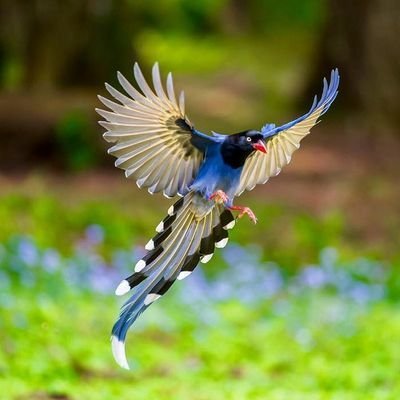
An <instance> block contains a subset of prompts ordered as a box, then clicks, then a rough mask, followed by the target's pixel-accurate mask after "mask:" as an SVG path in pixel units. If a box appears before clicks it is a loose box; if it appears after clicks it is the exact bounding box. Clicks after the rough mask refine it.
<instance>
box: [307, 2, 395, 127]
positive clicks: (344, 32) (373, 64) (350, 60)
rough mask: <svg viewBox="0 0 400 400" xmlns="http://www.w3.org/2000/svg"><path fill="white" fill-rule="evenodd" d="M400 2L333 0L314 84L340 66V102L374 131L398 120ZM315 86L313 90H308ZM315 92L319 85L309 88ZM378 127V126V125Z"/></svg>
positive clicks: (391, 125)
mask: <svg viewBox="0 0 400 400" xmlns="http://www.w3.org/2000/svg"><path fill="white" fill-rule="evenodd" d="M399 36H400V2H399V1H398V0H356V1H347V0H329V2H328V12H327V19H326V24H325V29H324V31H323V34H322V36H321V41H320V46H319V52H318V53H317V54H318V56H317V57H318V62H317V64H316V69H315V71H314V74H312V76H311V81H310V82H311V84H310V85H312V86H313V87H314V86H315V80H318V79H319V78H320V76H321V74H322V75H326V73H327V71H329V70H330V69H331V68H332V67H336V66H337V67H339V69H340V72H341V77H342V84H341V90H340V99H339V102H338V106H341V107H342V109H343V110H345V112H346V113H347V114H349V115H352V117H354V115H358V116H359V118H358V119H355V120H354V122H355V123H357V124H360V125H359V127H360V128H361V127H364V128H369V130H371V131H372V132H375V133H377V132H382V131H385V130H390V131H395V132H396V133H397V131H398V126H399V123H400V112H399V111H400V107H399V104H400V46H399V42H398V38H399ZM315 75H316V76H315ZM310 90H311V89H310ZM311 91H312V92H315V88H313V89H312V90H311ZM377 128H379V131H378V130H377Z"/></svg>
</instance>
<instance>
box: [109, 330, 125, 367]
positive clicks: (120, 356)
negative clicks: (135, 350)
mask: <svg viewBox="0 0 400 400" xmlns="http://www.w3.org/2000/svg"><path fill="white" fill-rule="evenodd" d="M111 349H112V353H113V356H114V359H115V361H116V362H117V364H118V365H119V366H120V367H121V368H124V369H127V370H129V364H128V361H127V359H126V354H125V343H124V342H123V341H121V340H119V339H118V337H117V336H114V335H113V336H111Z"/></svg>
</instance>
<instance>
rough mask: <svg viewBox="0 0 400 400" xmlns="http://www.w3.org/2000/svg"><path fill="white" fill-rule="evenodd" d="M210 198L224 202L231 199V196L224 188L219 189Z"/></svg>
mask: <svg viewBox="0 0 400 400" xmlns="http://www.w3.org/2000/svg"><path fill="white" fill-rule="evenodd" d="M210 200H215V202H216V203H220V204H224V203H226V202H227V201H228V200H229V197H228V196H227V195H226V193H225V192H224V191H222V190H217V191H216V192H214V193H213V194H212V195H211V196H210Z"/></svg>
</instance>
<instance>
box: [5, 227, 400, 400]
mask: <svg viewBox="0 0 400 400" xmlns="http://www.w3.org/2000/svg"><path fill="white" fill-rule="evenodd" d="M89 228H90V230H89V231H88V230H87V231H86V235H85V242H80V244H79V248H77V250H76V253H75V254H74V255H72V256H70V257H68V258H65V257H63V256H61V255H59V254H58V253H57V251H56V250H54V249H41V248H39V247H37V246H36V244H35V243H34V242H32V241H31V240H29V239H27V238H24V237H21V238H14V239H12V240H11V241H8V242H6V243H4V245H3V246H2V247H1V248H0V265H1V279H0V289H1V291H0V305H1V307H0V317H1V318H0V328H1V330H2V332H3V335H2V336H1V338H0V375H1V376H2V379H0V390H2V393H3V395H2V398H3V399H4V400H16V399H21V398H30V399H36V398H39V399H47V398H49V399H50V398H65V399H70V398H71V399H74V398H85V399H89V400H90V399H107V400H109V399H117V398H121V397H126V396H132V397H134V398H136V399H148V398H149V397H156V398H159V399H170V398H174V399H187V398H190V399H198V400H205V399H209V398H212V399H238V400H239V399H243V398H249V399H265V398H266V397H268V398H270V399H282V398H307V399H310V398H311V399H314V398H315V399H320V398H340V399H349V400H350V399H351V400H353V399H365V398H366V397H365V393H366V391H367V392H368V394H369V396H371V397H370V398H371V399H372V398H379V399H394V398H396V397H397V396H398V395H399V394H400V386H399V382H398V379H397V376H398V373H399V369H398V368H399V367H398V357H399V351H398V346H397V341H396V338H397V337H398V336H399V334H400V319H399V314H398V312H397V311H396V310H397V307H398V305H397V302H396V303H392V301H391V299H390V293H392V294H393V293H394V294H395V295H396V296H398V293H399V290H400V286H398V285H397V286H393V283H394V282H396V281H395V280H393V279H392V278H391V276H390V275H389V273H388V271H389V270H386V269H385V268H383V266H382V265H381V264H379V263H376V262H371V261H369V260H366V259H359V260H357V259H355V260H354V259H353V260H351V261H348V262H343V261H342V260H340V258H338V256H337V253H336V252H335V251H334V250H333V249H325V250H324V251H322V252H321V256H320V259H319V260H318V264H315V265H313V266H308V267H305V268H298V269H297V270H298V273H295V274H291V277H290V278H283V271H282V270H281V269H280V268H279V267H278V266H277V264H263V263H262V262H261V261H260V259H259V258H258V257H257V252H256V251H254V248H251V247H250V248H248V249H246V248H239V247H238V246H234V245H232V244H231V245H230V246H228V247H227V248H226V249H224V250H222V253H225V261H226V263H227V264H228V267H227V269H226V270H225V271H223V272H221V273H219V274H217V275H216V276H214V278H213V279H212V280H205V279H204V278H203V277H202V274H201V273H199V272H200V270H196V272H195V273H194V274H193V275H192V276H191V277H190V278H188V279H186V280H185V282H184V283H181V284H177V285H174V287H173V289H172V290H171V292H170V293H168V296H166V297H165V298H164V299H162V300H161V301H159V302H157V304H155V305H153V306H152V307H151V309H150V310H148V311H147V312H146V313H145V314H144V315H143V316H142V317H141V318H140V320H139V321H138V322H137V323H136V324H135V329H133V331H132V332H131V334H130V335H129V336H128V354H129V359H130V364H131V367H132V371H130V372H126V371H123V370H121V369H120V368H119V367H117V366H116V364H115V363H114V361H113V360H112V356H111V351H110V346H109V341H108V337H109V332H110V326H111V324H112V322H113V320H114V319H115V316H116V310H117V307H118V305H117V301H116V300H115V298H114V297H112V296H110V295H109V294H110V292H111V290H110V289H111V287H113V286H115V283H116V282H118V279H120V277H121V274H123V273H126V268H127V261H128V259H127V258H125V259H122V260H120V261H116V262H115V263H114V264H113V268H112V269H111V268H109V267H107V266H104V265H103V260H102V259H101V258H99V256H98V254H97V248H98V246H99V245H100V244H101V242H102V240H103V238H102V237H101V235H99V232H100V231H99V230H98V229H95V228H94V227H89ZM89 228H88V229H89ZM104 239H105V240H106V238H104ZM239 260H240V261H239ZM121 261H122V262H121ZM118 265H119V267H118ZM113 271H114V272H117V273H113ZM392 271H393V269H392ZM392 275H393V272H392ZM104 278H105V279H104ZM104 293H108V294H104ZM397 301H398V297H397ZM382 326H385V329H384V330H383V331H382ZM177 382H179V384H177Z"/></svg>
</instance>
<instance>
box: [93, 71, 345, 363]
mask: <svg viewBox="0 0 400 400" xmlns="http://www.w3.org/2000/svg"><path fill="white" fill-rule="evenodd" d="M133 72H134V77H135V80H136V83H137V86H138V89H140V90H138V89H137V88H135V87H134V86H133V85H132V84H131V83H130V82H129V81H128V80H127V79H126V78H125V77H124V76H123V75H122V74H121V73H119V72H118V81H119V83H120V85H121V87H122V88H123V90H124V92H125V93H122V92H121V91H118V90H116V89H114V88H113V87H112V86H110V85H108V84H106V89H107V91H108V92H109V93H110V95H111V96H112V97H113V98H114V100H113V101H111V100H109V99H107V98H104V97H102V96H99V99H100V101H101V102H102V103H103V104H104V105H105V106H106V107H107V108H108V110H102V109H96V111H97V112H98V113H99V114H100V115H101V116H102V117H103V118H104V121H100V122H99V123H100V125H101V126H102V127H104V128H105V129H106V132H105V133H104V139H105V140H106V141H107V142H111V143H113V145H112V147H110V149H109V150H108V153H109V154H112V155H113V156H115V157H116V158H117V160H116V162H115V166H116V167H118V168H121V169H123V170H125V176H126V177H127V178H132V179H134V180H135V181H136V183H137V185H138V186H139V188H147V190H148V191H149V193H151V194H153V193H159V192H162V193H163V194H164V195H165V196H167V197H169V198H171V197H174V196H180V198H179V200H178V201H176V202H175V203H174V204H173V205H172V206H171V207H170V208H169V209H168V215H167V216H166V217H165V218H164V219H163V220H162V221H161V222H160V223H159V224H158V225H157V227H156V234H155V236H154V237H153V238H152V239H151V240H150V241H149V242H148V243H147V244H146V246H145V249H146V251H147V253H146V254H145V256H144V257H143V258H142V259H140V260H139V261H138V262H137V263H136V265H135V267H134V272H133V274H132V275H130V276H129V277H127V278H126V279H124V280H123V281H122V282H121V283H120V284H119V286H118V287H117V289H116V291H115V293H116V294H117V295H124V294H126V293H128V292H129V291H130V290H132V289H133V294H132V296H131V297H130V298H129V300H128V301H126V303H125V304H124V305H123V306H122V309H121V313H120V315H119V318H118V320H117V322H116V323H115V325H114V327H113V329H112V336H111V343H112V351H113V355H114V358H115V360H116V362H117V363H118V364H119V365H120V366H121V367H123V368H126V369H129V366H128V362H127V359H126V354H125V339H126V334H127V331H128V329H129V327H130V326H131V325H132V324H133V323H134V321H135V320H136V319H137V317H138V316H139V315H140V314H141V313H142V312H143V311H145V310H146V309H147V307H149V306H150V304H152V303H153V302H154V301H155V300H157V299H158V298H160V297H161V296H162V295H164V294H165V293H166V292H167V290H168V289H169V288H170V287H171V285H172V284H173V283H174V282H175V281H176V280H181V279H184V278H186V277H187V276H188V275H190V274H191V273H192V272H193V270H194V269H195V268H196V266H197V264H198V263H199V262H201V263H207V262H208V261H210V259H211V257H212V256H213V253H214V248H215V247H217V248H222V247H224V246H225V245H226V244H227V242H228V230H229V229H232V228H233V227H234V225H235V222H236V219H237V218H241V217H242V216H244V215H247V216H248V217H249V218H250V219H251V220H252V221H253V222H254V223H256V222H257V218H256V216H255V214H254V213H253V211H252V210H251V209H250V208H249V207H245V206H240V205H236V204H234V199H235V197H237V196H239V195H240V194H241V193H242V192H243V191H245V190H252V189H253V188H254V187H255V186H256V185H257V184H263V183H266V182H267V181H268V179H269V178H270V177H272V176H275V175H277V174H279V172H280V171H281V169H282V168H283V167H284V166H285V165H286V164H288V163H289V162H290V159H291V157H292V154H293V152H294V151H295V150H297V149H298V148H299V145H300V141H301V140H302V139H303V138H304V137H305V136H307V135H308V134H309V133H310V129H311V128H312V127H313V126H314V125H316V124H317V122H318V120H319V118H320V117H321V115H322V114H324V113H325V112H326V111H327V110H328V108H329V107H330V105H331V104H332V102H333V101H334V100H335V97H336V95H337V92H338V86H339V73H338V70H337V69H335V70H332V72H331V76H330V81H329V83H328V82H327V80H326V79H324V80H323V91H322V95H321V97H320V99H319V100H318V98H317V96H315V98H314V102H313V103H312V106H311V108H310V110H309V111H308V112H307V113H306V114H304V115H303V116H301V117H299V118H297V119H295V120H294V121H292V122H289V123H287V124H284V125H281V126H276V125H275V124H271V123H269V124H266V125H264V126H263V127H262V128H261V129H260V130H255V129H251V130H247V131H244V132H239V133H235V134H232V135H223V134H219V133H215V132H212V135H206V134H204V133H202V132H200V131H198V130H197V129H196V128H195V126H194V125H193V124H192V122H191V121H190V120H189V118H188V117H187V115H186V113H185V99H184V93H183V92H181V93H180V96H179V99H178V100H177V98H176V96H175V90H174V84H173V80H172V75H171V73H169V74H168V76H167V79H166V90H165V89H164V87H163V84H162V82H161V77H160V71H159V67H158V63H155V64H154V66H153V69H152V80H153V88H151V87H150V86H149V85H148V83H147V82H146V80H145V78H144V76H143V74H142V72H141V70H140V68H139V65H138V64H137V63H135V65H134V68H133ZM232 212H238V214H237V216H236V218H235V217H234V215H233V214H232Z"/></svg>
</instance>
